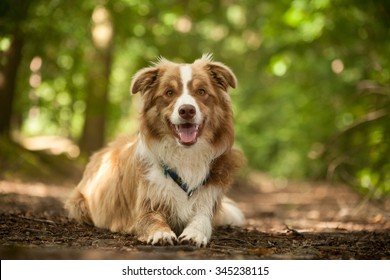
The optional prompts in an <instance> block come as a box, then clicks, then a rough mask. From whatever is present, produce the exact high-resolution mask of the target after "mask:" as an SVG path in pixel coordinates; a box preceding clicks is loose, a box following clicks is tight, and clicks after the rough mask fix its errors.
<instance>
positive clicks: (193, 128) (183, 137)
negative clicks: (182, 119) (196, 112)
mask: <svg viewBox="0 0 390 280" xmlns="http://www.w3.org/2000/svg"><path fill="white" fill-rule="evenodd" d="M178 134H179V137H180V142H181V143H182V144H185V145H186V144H187V145H189V144H194V143H195V142H196V138H197V136H198V126H197V125H195V124H190V123H188V124H181V125H179V130H178Z"/></svg>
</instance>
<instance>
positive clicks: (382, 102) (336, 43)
mask: <svg viewBox="0 0 390 280" xmlns="http://www.w3.org/2000/svg"><path fill="white" fill-rule="evenodd" d="M97 5H105V7H106V9H108V11H109V12H110V13H111V20H112V23H113V26H114V58H113V59H114V61H113V66H112V71H111V74H110V88H109V111H108V113H107V120H108V135H107V137H108V138H111V137H114V135H117V134H119V133H123V132H134V131H135V129H136V116H137V107H136V102H133V100H137V97H130V95H129V84H130V80H131V76H132V75H133V74H134V73H135V71H136V70H137V69H139V68H140V67H144V66H147V65H148V64H149V62H150V61H153V60H155V58H156V57H157V56H159V55H163V56H165V57H167V58H169V59H173V60H176V61H186V62H190V61H192V60H194V59H195V58H197V57H199V56H200V55H201V54H202V53H206V52H212V53H214V56H215V59H216V60H220V61H223V62H224V63H226V64H227V65H229V66H231V68H232V69H233V70H234V72H235V73H236V74H237V77H238V80H239V86H238V89H236V90H234V91H232V98H233V102H234V110H235V115H236V131H237V145H238V146H239V147H241V148H242V149H243V150H244V151H245V153H246V155H247V157H248V160H249V164H250V165H251V167H253V168H257V169H262V170H264V171H267V172H270V173H271V174H273V175H274V176H278V177H282V178H315V179H325V178H328V179H337V180H340V179H341V180H344V181H347V182H348V183H350V184H352V185H354V186H355V187H356V188H357V189H358V190H361V191H362V192H364V193H368V194H370V195H371V196H372V197H381V196H384V195H386V194H388V193H389V192H390V178H389V176H390V175H389V174H390V172H389V166H390V160H389V156H388V155H389V154H390V144H389V137H390V135H389V134H390V120H389V98H390V89H389V85H390V65H389V64H390V62H389V59H388V57H390V41H389V38H390V37H389V35H390V34H389V33H390V31H389V30H390V24H389V22H390V21H389V18H390V4H389V3H388V2H386V1H362V0H346V1H344V0H335V1H330V0H294V1H287V0H282V1H271V0H265V1H255V0H245V1H234V0H220V1H206V0H198V1H178V0H170V1H168V0H167V1H150V0H112V1H103V0H102V1H92V0H86V1H59V0H55V1H54V0H35V1H31V6H30V9H29V14H28V16H27V17H26V18H25V19H23V21H20V20H16V19H15V18H13V20H12V21H13V23H15V24H20V25H21V27H22V29H23V30H24V32H25V36H26V45H25V49H24V57H23V67H22V68H21V69H20V75H19V77H20V79H19V82H18V100H17V107H16V111H15V114H16V115H18V116H19V119H20V120H21V121H20V124H21V125H22V126H21V128H20V130H21V131H22V133H23V134H26V135H35V134H60V135H64V136H66V137H70V138H73V139H75V140H78V139H80V137H81V132H82V124H83V122H84V113H85V107H86V104H85V100H86V99H85V94H86V86H87V79H88V71H89V70H90V69H89V67H90V65H89V64H88V63H86V61H88V59H87V58H88V54H89V53H90V50H91V16H92V11H93V9H94V8H95V7H96V6H97ZM5 11H7V10H5ZM3 14H6V16H5V17H2V20H0V24H1V26H3V25H4V20H8V21H9V20H10V18H12V17H15V15H14V14H13V13H11V12H9V13H8V14H7V12H5V13H3ZM7 32H8V33H7ZM2 34H5V36H4V37H3V38H1V39H0V53H3V52H4V51H5V50H6V49H7V45H9V43H8V42H9V40H10V38H11V37H12V34H11V33H10V31H6V29H4V32H2ZM34 59H35V62H36V63H37V61H38V62H39V61H41V66H40V67H38V68H37V69H35V68H34V65H33V62H34ZM37 59H38V60H37ZM35 66H37V64H35ZM34 69H35V70H34ZM34 75H35V78H36V80H34V79H33V77H34Z"/></svg>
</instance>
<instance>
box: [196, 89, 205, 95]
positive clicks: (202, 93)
mask: <svg viewBox="0 0 390 280" xmlns="http://www.w3.org/2000/svg"><path fill="white" fill-rule="evenodd" d="M196 93H197V94H198V95H200V96H204V95H205V94H206V91H205V90H204V89H203V88H200V89H198V90H197V92H196Z"/></svg>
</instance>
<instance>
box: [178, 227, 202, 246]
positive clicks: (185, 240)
mask: <svg viewBox="0 0 390 280" xmlns="http://www.w3.org/2000/svg"><path fill="white" fill-rule="evenodd" d="M209 239H210V238H209V237H207V236H206V235H205V234H204V233H203V232H202V231H200V230H198V229H196V228H192V227H189V228H186V229H184V231H183V233H182V234H181V235H180V236H179V242H180V244H191V245H195V246H197V247H206V245H207V243H208V241H209Z"/></svg>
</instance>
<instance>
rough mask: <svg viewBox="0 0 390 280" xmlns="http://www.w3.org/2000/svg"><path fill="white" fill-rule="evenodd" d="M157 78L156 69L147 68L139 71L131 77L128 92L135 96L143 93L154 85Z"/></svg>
mask: <svg viewBox="0 0 390 280" xmlns="http://www.w3.org/2000/svg"><path fill="white" fill-rule="evenodd" d="M157 77H158V67H147V68H144V69H141V70H139V71H138V72H137V73H136V74H135V75H134V77H133V79H132V81H131V86H130V92H131V93H132V94H136V93H137V92H141V94H143V93H145V92H146V91H147V90H148V89H149V88H151V87H152V86H154V85H155V83H156V80H157Z"/></svg>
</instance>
